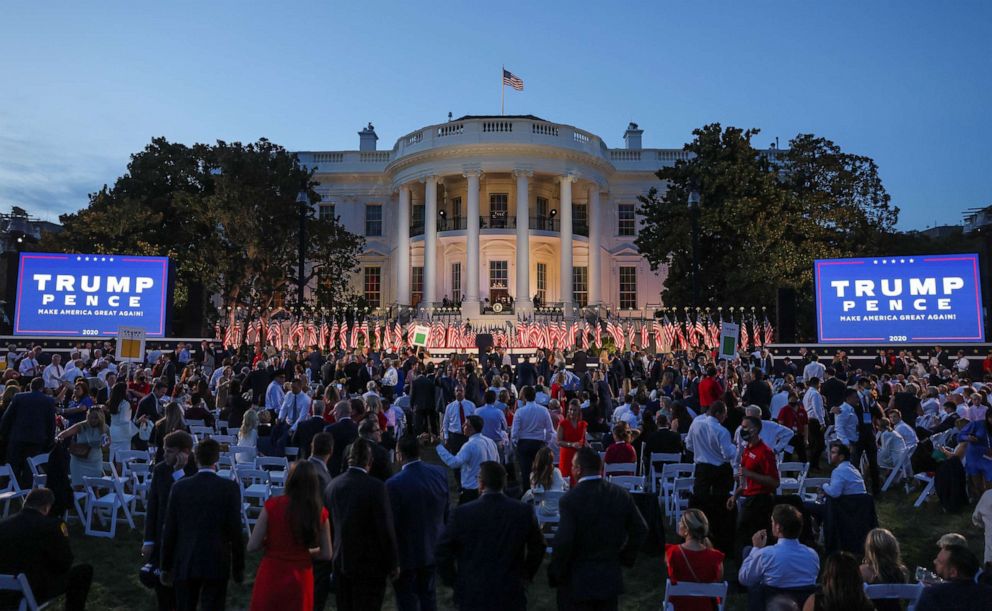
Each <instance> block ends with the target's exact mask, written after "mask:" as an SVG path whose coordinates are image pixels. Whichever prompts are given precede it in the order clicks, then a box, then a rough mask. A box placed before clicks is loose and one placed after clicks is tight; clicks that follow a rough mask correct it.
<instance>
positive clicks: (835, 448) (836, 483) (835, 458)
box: [804, 441, 868, 520]
mask: <svg viewBox="0 0 992 611" xmlns="http://www.w3.org/2000/svg"><path fill="white" fill-rule="evenodd" d="M830 464H832V465H834V470H833V471H831V472H830V481H829V482H827V483H826V484H823V488H822V489H821V490H820V494H819V498H818V499H817V501H816V502H806V503H804V505H805V509H806V511H807V512H809V513H811V514H813V516H814V517H816V518H818V519H819V520H822V519H823V516H824V515H825V513H826V511H825V508H824V504H823V501H824V500H825V499H826V497H830V498H837V497H840V496H845V495H849V494H867V493H868V489H867V488H866V487H865V478H864V477H863V476H862V475H861V472H860V471H858V470H857V469H855V468H854V465H852V464H851V448H850V446H848V445H847V444H844V443H841V442H839V441H835V442H833V443H832V444H830Z"/></svg>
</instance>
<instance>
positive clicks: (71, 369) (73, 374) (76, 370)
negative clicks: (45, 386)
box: [62, 359, 83, 386]
mask: <svg viewBox="0 0 992 611" xmlns="http://www.w3.org/2000/svg"><path fill="white" fill-rule="evenodd" d="M81 377H83V361H82V359H75V360H71V361H69V364H68V365H66V366H65V371H64V372H62V381H63V382H65V383H66V384H68V385H70V386H72V385H73V384H75V383H76V380H77V379H79V378H81Z"/></svg>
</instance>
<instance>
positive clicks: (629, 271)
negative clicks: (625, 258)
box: [620, 266, 637, 310]
mask: <svg viewBox="0 0 992 611" xmlns="http://www.w3.org/2000/svg"><path fill="white" fill-rule="evenodd" d="M620 309H621V310H636V309H637V268H636V267H626V266H625V267H621V268H620Z"/></svg>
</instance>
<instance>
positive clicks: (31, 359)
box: [17, 346, 41, 380]
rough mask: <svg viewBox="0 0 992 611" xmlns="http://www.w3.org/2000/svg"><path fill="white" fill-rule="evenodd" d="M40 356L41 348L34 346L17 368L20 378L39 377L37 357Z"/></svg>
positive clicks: (39, 368)
mask: <svg viewBox="0 0 992 611" xmlns="http://www.w3.org/2000/svg"><path fill="white" fill-rule="evenodd" d="M39 356H41V346H35V347H34V349H32V350H31V351H30V352H28V353H27V355H25V356H24V358H23V359H22V360H21V365H20V367H18V368H17V371H18V373H20V374H21V377H23V378H27V379H28V380H30V379H31V378H36V377H38V376H39V375H41V365H40V364H39V363H38V357H39Z"/></svg>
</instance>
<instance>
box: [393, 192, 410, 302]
mask: <svg viewBox="0 0 992 611" xmlns="http://www.w3.org/2000/svg"><path fill="white" fill-rule="evenodd" d="M395 262H396V264H395V267H394V268H393V269H394V272H393V273H395V274H396V303H398V304H400V305H404V306H408V305H410V187H409V185H400V205H399V210H398V211H397V213H396V259H395Z"/></svg>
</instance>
